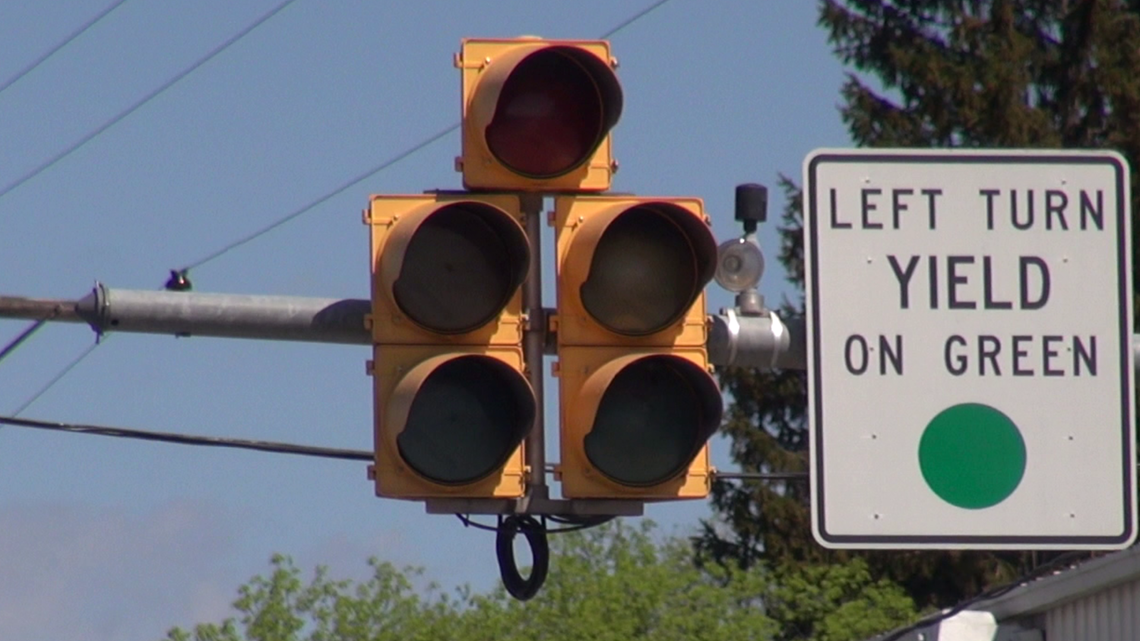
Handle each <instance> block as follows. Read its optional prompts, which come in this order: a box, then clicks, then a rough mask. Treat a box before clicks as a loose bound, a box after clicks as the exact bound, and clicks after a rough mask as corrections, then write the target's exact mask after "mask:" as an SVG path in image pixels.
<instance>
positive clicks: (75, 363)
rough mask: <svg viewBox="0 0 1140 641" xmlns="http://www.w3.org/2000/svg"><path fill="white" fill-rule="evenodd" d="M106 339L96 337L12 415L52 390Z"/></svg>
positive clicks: (20, 412)
mask: <svg viewBox="0 0 1140 641" xmlns="http://www.w3.org/2000/svg"><path fill="white" fill-rule="evenodd" d="M105 340H106V339H105V338H101V337H100V338H99V339H96V340H95V342H94V343H91V345H89V346H88V347H87V349H85V350H83V351H82V352H80V353H79V356H76V357H75V358H74V359H72V361H71V362H70V363H68V364H67V365H65V366H64V368H63V369H61V370H59V373H58V374H56V375H55V376H54V377H52V379H51V380H50V381H48V382H47V383H46V384H44V386H43V387H41V388H40V389H38V390H36V393H34V394H32V395H31V396H29V397H28V398H27V399H25V400H24V402H23V403H21V404H20V406H19V407H17V408H16V411H14V412H12V416H13V417H16V416H19V415H20V414H22V413H23V412H24V410H26V409H28V408H29V407H31V406H32V403H35V402H36V401H38V400H39V399H40V397H41V396H43V395H44V394H46V393H47V392H48V390H50V389H51V388H52V387H54V386H55V384H56V383H58V382H60V381H61V380H63V377H64V376H67V375H68V373H69V372H71V370H73V369H75V368H76V366H78V365H79V364H80V363H82V362H83V359H85V358H87V357H88V356H90V355H91V352H93V351H95V348H96V347H99V345H100V344H102V343H103V341H105Z"/></svg>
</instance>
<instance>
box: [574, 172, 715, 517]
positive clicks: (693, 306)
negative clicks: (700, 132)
mask: <svg viewBox="0 0 1140 641" xmlns="http://www.w3.org/2000/svg"><path fill="white" fill-rule="evenodd" d="M555 230H556V231H555V233H556V236H557V244H558V261H557V265H556V271H557V276H558V357H559V368H558V371H559V376H560V378H561V381H560V385H559V390H560V394H561V401H562V402H561V411H562V426H561V428H562V431H561V442H562V463H561V466H560V468H559V473H560V476H561V479H562V494H563V496H566V497H568V498H626V499H628V498H642V499H680V498H699V497H704V496H707V494H708V492H709V486H710V482H711V468H710V467H709V460H708V448H707V446H706V442H707V441H708V439H709V438H710V437H711V436H712V434H713V433H714V432H715V431H716V429H717V427H718V426H719V425H720V420H721V414H722V411H723V401H722V400H721V396H720V390H719V388H718V387H717V384H716V381H715V380H714V379H713V378H712V376H711V375H710V373H709V371H708V365H709V364H708V353H707V351H706V349H705V340H706V338H707V329H706V328H707V325H706V322H705V321H706V319H705V303H704V301H705V298H704V287H705V285H706V284H707V283H708V282H709V281H710V280H711V279H712V276H713V274H714V272H715V271H716V258H717V253H716V241H715V240H714V239H713V235H712V232H711V231H710V230H709V225H708V220H707V218H706V217H705V215H704V209H703V205H702V203H701V201H700V200H698V199H695V198H635V197H620V196H586V195H581V196H561V197H558V198H556V199H555Z"/></svg>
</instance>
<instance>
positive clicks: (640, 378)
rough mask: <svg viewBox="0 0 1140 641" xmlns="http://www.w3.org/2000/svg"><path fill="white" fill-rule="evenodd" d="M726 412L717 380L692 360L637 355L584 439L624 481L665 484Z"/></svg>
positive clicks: (609, 473) (599, 461)
mask: <svg viewBox="0 0 1140 641" xmlns="http://www.w3.org/2000/svg"><path fill="white" fill-rule="evenodd" d="M722 411H723V402H722V400H721V397H720V391H719V389H718V388H717V385H716V382H715V381H713V379H712V376H710V375H709V373H708V372H707V371H705V370H704V369H702V368H701V367H699V366H698V365H696V364H695V363H693V362H692V361H689V360H686V359H683V358H679V357H676V356H672V355H668V354H659V355H652V356H644V357H641V358H637V359H636V360H632V362H628V363H626V364H625V365H624V366H623V367H622V368H621V369H620V371H618V372H617V374H616V375H614V376H613V378H612V380H611V381H610V383H609V385H608V387H607V388H606V390H605V393H604V394H603V395H602V398H601V400H600V401H599V403H598V408H597V411H596V413H595V415H594V422H593V426H592V429H591V430H590V432H589V433H588V434H587V435H586V437H585V439H584V441H583V445H584V449H585V453H586V457H587V458H588V459H589V460H590V463H591V464H592V465H593V466H594V467H595V468H596V469H597V470H598V471H599V472H601V473H602V474H604V475H605V476H606V477H608V478H610V479H612V480H613V481H616V482H618V483H621V484H623V485H630V486H649V485H656V484H658V483H662V482H665V481H667V480H669V479H671V478H673V477H675V476H677V475H678V474H680V473H682V472H683V471H684V470H686V469H687V468H688V466H689V464H690V463H692V461H693V457H694V456H696V455H697V453H698V452H699V451H700V449H701V448H702V447H704V444H705V442H706V441H707V440H708V439H709V438H710V437H711V436H712V435H713V433H714V432H715V431H716V429H717V427H718V426H719V425H720V419H721V413H722Z"/></svg>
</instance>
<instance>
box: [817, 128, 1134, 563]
mask: <svg viewBox="0 0 1140 641" xmlns="http://www.w3.org/2000/svg"><path fill="white" fill-rule="evenodd" d="M1128 174H1129V169H1128V164H1127V162H1126V161H1125V160H1124V159H1123V158H1122V157H1121V156H1120V155H1118V154H1116V153H1113V152H1107V151H1104V152H1101V151H1097V152H1072V151H1022V150H1017V151H1011V150H1006V151H996V150H987V151H978V150H954V151H945V150H937V151H934V150H881V149H878V150H872V149H867V150H818V151H816V152H813V153H812V154H811V155H809V156H808V158H807V159H806V160H805V161H804V189H805V191H804V260H805V270H806V281H807V283H806V289H807V300H806V311H807V318H808V320H807V326H808V411H809V423H810V430H811V439H810V440H811V468H812V525H813V531H814V533H815V537H816V540H817V541H819V543H820V544H821V545H824V546H827V547H836V548H844V547H846V548H1021V549H1026V548H1066V549H1071V548H1104V549H1108V548H1121V547H1125V546H1128V545H1129V544H1130V543H1131V542H1132V541H1133V539H1134V538H1135V536H1136V511H1137V510H1136V494H1135V485H1136V456H1135V451H1134V446H1135V442H1136V437H1135V417H1134V416H1133V402H1134V401H1133V398H1134V388H1133V369H1132V368H1133V364H1132V326H1131V323H1132V320H1131V310H1132V279H1131V265H1132V260H1131V235H1130V211H1129V210H1130V208H1129V185H1128Z"/></svg>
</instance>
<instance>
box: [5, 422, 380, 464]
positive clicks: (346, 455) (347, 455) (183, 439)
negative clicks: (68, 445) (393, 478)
mask: <svg viewBox="0 0 1140 641" xmlns="http://www.w3.org/2000/svg"><path fill="white" fill-rule="evenodd" d="M0 424H4V425H14V426H17V427H31V428H35V429H43V430H55V431H61V432H72V433H75V434H95V435H98V436H116V437H120V438H134V439H142V440H145V441H161V442H164V443H177V444H180V445H202V446H208V447H229V448H235V449H243V450H258V451H261V452H273V453H276V454H296V455H298V456H318V457H322V458H335V459H345V460H350V461H371V460H374V458H375V457H374V455H373V453H372V452H371V451H368V450H346V449H338V448H332V447H314V446H311V445H294V444H292V443H279V442H276V441H254V440H248V439H241V438H228V437H222V436H192V435H190V434H177V433H173V432H154V431H149V430H133V429H127V428H122V427H105V426H101V425H84V424H79V423H60V422H56V421H40V420H33V419H27V418H17V417H15V416H0Z"/></svg>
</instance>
